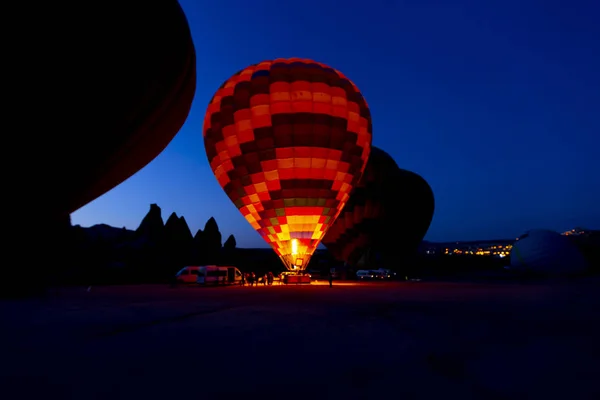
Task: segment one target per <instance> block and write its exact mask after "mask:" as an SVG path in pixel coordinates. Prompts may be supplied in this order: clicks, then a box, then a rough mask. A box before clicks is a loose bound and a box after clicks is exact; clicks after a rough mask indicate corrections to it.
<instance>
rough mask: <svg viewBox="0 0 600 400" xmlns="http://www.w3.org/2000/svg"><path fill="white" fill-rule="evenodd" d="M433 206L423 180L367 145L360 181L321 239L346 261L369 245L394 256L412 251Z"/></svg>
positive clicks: (352, 262)
mask: <svg viewBox="0 0 600 400" xmlns="http://www.w3.org/2000/svg"><path fill="white" fill-rule="evenodd" d="M433 211H434V197H433V192H432V190H431V188H430V187H429V185H428V184H427V182H426V181H425V180H424V179H423V178H422V177H421V176H419V175H417V174H415V173H414V172H410V171H407V170H404V169H401V168H399V167H398V165H397V164H396V162H395V161H394V159H393V158H392V157H391V156H390V155H389V154H387V153H386V152H385V151H383V150H381V149H379V148H377V147H373V148H372V149H371V155H370V158H369V162H368V163H367V168H366V170H365V172H364V174H363V177H362V179H361V181H360V183H359V184H358V185H357V187H356V188H355V189H354V191H353V192H352V194H351V195H350V199H349V201H348V203H347V204H346V207H345V208H344V210H343V211H342V213H341V214H340V216H339V217H338V219H337V220H336V221H335V222H334V223H333V225H332V226H331V228H330V229H329V231H328V232H327V234H326V235H325V238H324V239H323V244H324V245H325V246H326V247H327V249H328V250H329V251H330V252H331V253H332V254H333V256H334V257H336V258H337V259H339V260H341V261H345V262H346V263H348V264H349V265H351V266H356V264H357V263H358V261H359V260H360V259H361V258H364V257H365V255H366V254H367V252H369V251H370V250H374V251H377V252H379V253H381V254H383V255H385V256H393V257H396V259H399V258H402V257H404V256H406V255H409V254H411V253H414V252H416V250H417V248H418V246H419V244H420V243H421V241H422V240H423V237H424V236H425V233H427V230H428V229H429V225H430V223H431V219H432V218H433ZM386 258H387V257H386Z"/></svg>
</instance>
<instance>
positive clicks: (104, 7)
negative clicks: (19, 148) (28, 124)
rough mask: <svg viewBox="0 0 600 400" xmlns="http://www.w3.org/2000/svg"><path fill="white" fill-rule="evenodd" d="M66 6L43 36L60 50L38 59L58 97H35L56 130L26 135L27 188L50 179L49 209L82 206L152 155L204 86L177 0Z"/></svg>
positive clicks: (44, 80)
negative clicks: (199, 85) (82, 9)
mask: <svg viewBox="0 0 600 400" xmlns="http://www.w3.org/2000/svg"><path fill="white" fill-rule="evenodd" d="M55 5H56V4H55V3H53V6H52V7H54V6H55ZM56 6H57V7H59V8H60V7H63V8H65V9H64V10H62V9H61V10H54V9H53V12H52V18H50V19H51V21H52V26H51V27H49V28H48V29H47V31H46V32H44V34H42V35H40V43H39V47H41V48H45V47H47V50H46V51H47V53H46V52H44V53H43V54H52V56H51V57H48V58H45V59H40V60H39V65H38V69H39V75H40V76H39V77H38V78H39V79H40V82H41V85H42V86H43V90H42V89H41V88H40V95H41V96H44V95H47V94H48V93H50V94H52V96H53V98H52V99H46V100H47V101H44V102H43V103H42V101H40V99H39V98H35V97H33V98H32V100H33V101H32V104H30V105H29V108H30V109H32V110H33V111H35V112H34V114H35V113H36V112H37V110H38V109H39V112H40V113H44V115H45V117H43V120H44V123H45V125H46V129H44V130H35V129H31V132H30V134H29V135H28V136H27V137H25V136H23V139H22V140H23V141H24V143H23V146H24V148H23V149H24V150H27V154H23V159H24V160H25V161H24V164H26V166H27V171H31V173H30V174H29V173H28V182H27V185H28V187H29V188H30V192H29V194H28V192H21V193H22V195H23V197H25V196H28V195H31V192H33V193H35V192H37V191H39V188H40V186H44V187H46V186H48V185H49V186H50V188H51V190H49V191H44V193H43V194H42V197H43V210H42V211H41V212H40V213H41V214H44V215H47V216H57V215H58V214H61V215H62V214H68V213H71V212H73V211H75V210H77V209H78V208H80V207H82V206H84V205H85V204H87V203H88V202H90V201H92V200H94V199H96V198H97V197H99V196H101V195H102V194H104V193H106V192H107V191H109V190H111V189H112V188H114V187H115V186H117V185H118V184H120V183H121V182H123V181H124V180H126V179H127V178H129V177H130V176H131V175H133V174H135V173H136V172H137V171H139V170H140V169H141V168H143V167H144V166H145V165H146V164H148V163H149V162H150V161H152V160H153V159H154V158H155V157H156V156H157V155H158V154H159V153H161V152H162V150H164V148H165V147H166V146H167V144H168V143H169V142H170V141H171V139H172V138H173V137H174V136H175V134H176V133H177V132H178V131H179V129H180V128H181V126H182V125H183V123H184V122H185V120H186V118H187V115H188V113H189V110H190V107H191V103H192V100H193V97H194V93H195V86H196V59H195V50H194V45H193V42H192V37H191V34H190V30H189V26H188V23H187V20H186V17H185V15H184V13H183V10H182V9H181V7H180V6H179V3H178V2H177V1H173V0H171V1H161V2H145V3H144V4H143V5H140V6H139V7H131V6H126V7H121V6H119V7H116V6H115V5H114V4H113V3H94V4H93V7H92V5H90V6H91V7H92V8H91V9H90V10H89V13H87V14H81V13H79V14H77V10H76V9H72V10H71V9H69V8H73V5H72V4H71V5H63V6H60V5H56ZM69 11H71V12H69ZM73 14H76V15H75V16H74V15H73ZM38 118H42V117H38ZM25 142H27V143H25ZM32 146H33V147H35V148H36V149H37V151H36V156H35V157H32V156H31V148H32ZM38 153H39V154H38ZM25 156H27V157H25ZM36 195H37V196H39V193H36Z"/></svg>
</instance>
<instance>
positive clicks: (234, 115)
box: [204, 59, 372, 264]
mask: <svg viewBox="0 0 600 400" xmlns="http://www.w3.org/2000/svg"><path fill="white" fill-rule="evenodd" d="M371 129H372V128H371V116H370V112H369V109H368V106H367V104H366V102H365V100H364V98H363V97H362V95H361V94H360V92H359V91H358V89H357V88H356V86H355V85H354V84H353V83H352V82H350V81H349V80H348V79H347V78H346V77H344V76H343V75H342V74H341V73H340V72H338V71H335V70H333V69H332V68H329V67H327V66H325V65H324V64H320V63H315V62H313V61H310V60H300V59H279V60H275V61H268V62H263V63H260V64H257V65H253V66H250V67H248V68H246V69H244V70H242V71H240V72H239V73H237V74H236V75H234V76H233V77H232V78H231V79H229V80H228V81H227V82H225V83H224V84H223V85H222V86H221V88H220V89H219V90H218V91H217V93H216V94H215V96H214V97H213V99H212V100H211V102H210V104H209V106H208V111H207V114H206V118H205V121H204V141H205V148H206V152H207V156H208V159H209V162H210V165H211V168H212V170H213V172H214V173H215V176H216V178H217V180H218V181H219V183H220V184H221V186H222V187H223V189H224V190H225V192H226V193H227V195H228V196H229V198H230V199H231V201H233V203H234V204H235V205H236V206H237V208H238V209H239V210H240V212H241V213H242V215H243V216H244V217H245V218H246V220H247V221H248V222H249V223H250V224H251V225H252V226H253V227H254V228H255V229H256V230H257V231H258V232H259V234H260V235H261V236H262V237H263V239H264V240H265V241H266V242H267V243H269V244H270V245H271V246H272V247H273V249H274V250H275V252H276V253H277V254H278V255H279V256H280V257H283V258H287V259H288V261H289V262H290V263H292V264H294V262H295V260H293V259H292V258H294V257H291V256H297V255H308V256H310V255H311V254H312V253H313V252H314V250H315V249H316V247H317V246H318V244H319V243H320V241H321V239H322V237H323V235H324V234H325V232H326V230H327V229H328V227H329V226H330V224H331V223H332V222H333V221H334V220H335V218H336V217H337V215H338V214H339V212H340V210H341V209H342V207H343V206H344V205H345V203H346V202H347V201H348V198H349V195H350V192H351V190H352V188H353V187H354V186H355V185H356V183H357V182H358V180H359V179H360V177H361V175H362V172H363V170H364V168H365V165H366V161H367V159H368V156H369V153H370V143H371ZM288 256H289V257H288ZM305 261H307V260H305ZM284 262H285V260H284Z"/></svg>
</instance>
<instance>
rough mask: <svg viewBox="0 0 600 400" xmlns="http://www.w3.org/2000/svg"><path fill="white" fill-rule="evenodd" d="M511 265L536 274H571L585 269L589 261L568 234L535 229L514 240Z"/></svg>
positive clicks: (516, 269) (515, 269) (519, 269)
mask: <svg viewBox="0 0 600 400" xmlns="http://www.w3.org/2000/svg"><path fill="white" fill-rule="evenodd" d="M510 268H511V269H513V270H514V271H518V272H528V273H534V274H535V273H537V274H549V275H568V274H577V273H582V272H584V271H585V270H586V269H587V268H588V262H587V260H586V259H585V256H584V255H583V253H582V252H581V251H580V250H579V249H578V248H577V245H576V244H575V243H573V242H572V241H571V240H570V239H569V237H568V236H564V235H561V234H559V233H558V232H554V231H550V230H546V229H532V230H530V231H528V232H526V233H525V234H523V235H521V236H519V238H518V239H517V240H516V241H515V243H514V244H513V247H512V249H511V252H510Z"/></svg>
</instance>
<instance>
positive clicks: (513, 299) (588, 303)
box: [0, 281, 600, 400]
mask: <svg viewBox="0 0 600 400" xmlns="http://www.w3.org/2000/svg"><path fill="white" fill-rule="evenodd" d="M599 289H600V285H599V284H598V283H597V281H596V282H594V281H581V282H572V283H569V284H559V283H529V284H474V283H440V282H436V283H428V282H419V283H385V284H370V285H369V284H360V285H335V286H334V287H333V288H329V287H327V286H325V285H311V286H291V287H286V286H271V287H264V286H259V287H253V288H248V287H245V288H241V287H223V288H198V287H180V288H170V287H168V286H152V285H147V286H123V287H93V288H92V289H91V290H90V291H89V292H88V291H86V288H68V289H60V290H55V291H52V292H51V294H50V295H49V296H48V298H46V299H29V300H10V301H1V302H0V318H1V320H2V323H3V330H2V342H1V346H2V348H1V350H2V351H1V352H0V354H2V363H1V364H0V365H2V366H1V367H0V368H1V370H0V386H1V387H2V390H3V391H2V398H3V399H6V400H10V399H30V398H36V399H39V398H49V399H69V398H76V399H108V398H110V399H138V398H169V399H176V398H182V396H185V395H193V396H195V398H202V399H213V398H215V399H226V398H227V399H228V398H234V397H237V396H240V395H242V396H245V397H247V398H250V397H252V396H255V397H256V398H259V396H260V398H262V399H265V398H277V399H280V398H286V399H300V398H304V399H305V398H307V397H308V398H312V399H316V398H319V399H320V398H329V399H334V398H344V399H385V398H402V399H429V398H435V399H437V398H439V397H440V396H444V397H446V398H450V397H452V398H462V399H519V398H523V399H525V398H530V399H531V398H568V399H571V400H574V399H593V398H600V387H599V385H598V384H597V382H598V374H597V372H596V371H597V370H598V361H599V360H600V340H599V338H600V291H599Z"/></svg>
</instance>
